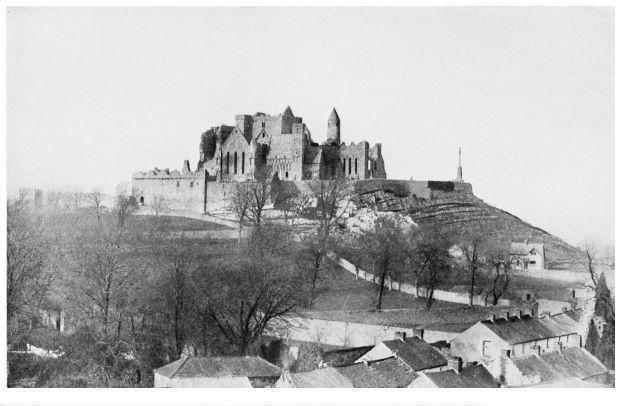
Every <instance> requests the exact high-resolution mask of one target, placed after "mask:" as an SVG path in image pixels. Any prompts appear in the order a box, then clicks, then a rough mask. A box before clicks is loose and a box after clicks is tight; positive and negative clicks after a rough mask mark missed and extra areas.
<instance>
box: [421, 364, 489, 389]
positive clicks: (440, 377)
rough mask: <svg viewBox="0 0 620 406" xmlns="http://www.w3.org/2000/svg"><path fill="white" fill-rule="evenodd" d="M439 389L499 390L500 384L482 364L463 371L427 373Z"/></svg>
mask: <svg viewBox="0 0 620 406" xmlns="http://www.w3.org/2000/svg"><path fill="white" fill-rule="evenodd" d="M424 374H425V375H426V376H427V378H428V379H430V380H431V381H432V382H433V383H434V384H435V385H436V386H437V387H438V388H498V387H499V383H498V382H497V381H496V380H495V379H494V378H493V376H492V375H491V373H490V372H489V371H487V369H486V368H485V367H484V366H482V365H481V364H476V365H470V366H467V367H465V368H463V369H462V370H461V373H458V372H456V371H455V370H453V369H448V370H445V371H440V372H425V373H424Z"/></svg>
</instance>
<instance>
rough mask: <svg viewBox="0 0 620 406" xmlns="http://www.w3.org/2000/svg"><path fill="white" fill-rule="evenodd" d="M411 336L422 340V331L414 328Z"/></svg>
mask: <svg viewBox="0 0 620 406" xmlns="http://www.w3.org/2000/svg"><path fill="white" fill-rule="evenodd" d="M413 336H414V337H418V338H419V339H420V340H424V329H422V328H416V329H414V330H413Z"/></svg>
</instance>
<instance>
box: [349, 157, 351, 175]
mask: <svg viewBox="0 0 620 406" xmlns="http://www.w3.org/2000/svg"><path fill="white" fill-rule="evenodd" d="M350 174H351V158H349V175H350Z"/></svg>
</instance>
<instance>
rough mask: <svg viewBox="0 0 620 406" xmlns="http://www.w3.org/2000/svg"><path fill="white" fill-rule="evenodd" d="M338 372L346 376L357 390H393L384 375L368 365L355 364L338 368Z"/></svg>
mask: <svg viewBox="0 0 620 406" xmlns="http://www.w3.org/2000/svg"><path fill="white" fill-rule="evenodd" d="M338 372H339V373H340V374H341V375H342V376H344V377H345V378H346V379H347V380H348V381H349V382H351V385H353V386H354V387H355V388H393V387H394V386H392V385H391V384H390V381H388V380H387V379H386V378H385V377H383V375H381V374H380V373H379V372H378V371H377V370H375V369H373V368H371V367H370V366H368V365H367V364H363V363H361V364H355V365H349V366H346V367H340V368H338Z"/></svg>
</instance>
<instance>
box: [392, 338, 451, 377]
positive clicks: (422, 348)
mask: <svg viewBox="0 0 620 406" xmlns="http://www.w3.org/2000/svg"><path fill="white" fill-rule="evenodd" d="M383 344H384V345H385V346H387V347H388V348H389V349H390V350H391V351H392V352H393V353H394V355H395V356H396V357H397V358H399V359H400V360H401V361H403V362H404V363H405V364H406V365H407V366H409V367H410V368H411V369H412V370H414V371H421V370H424V369H429V368H435V367H440V366H443V365H447V364H448V361H447V360H446V358H445V357H444V356H443V355H442V354H441V353H440V352H439V351H437V349H435V347H433V346H432V345H430V344H429V343H427V342H426V341H424V340H422V339H420V338H418V337H410V338H405V340H404V341H402V340H399V339H396V340H389V341H383Z"/></svg>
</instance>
